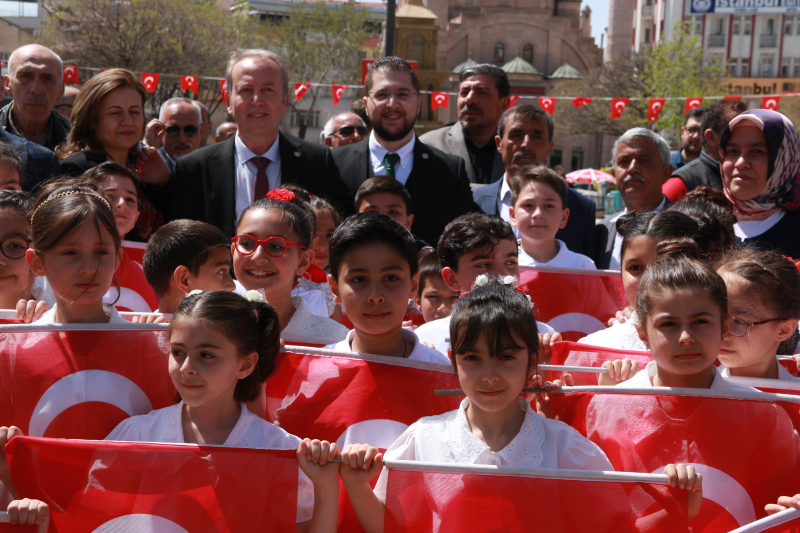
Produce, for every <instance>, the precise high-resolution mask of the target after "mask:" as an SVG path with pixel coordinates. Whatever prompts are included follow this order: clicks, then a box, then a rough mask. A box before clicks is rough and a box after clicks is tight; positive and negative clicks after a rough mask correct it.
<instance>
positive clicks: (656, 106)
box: [647, 98, 667, 122]
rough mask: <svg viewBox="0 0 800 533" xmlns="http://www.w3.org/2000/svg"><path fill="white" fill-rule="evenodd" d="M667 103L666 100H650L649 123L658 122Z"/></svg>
mask: <svg viewBox="0 0 800 533" xmlns="http://www.w3.org/2000/svg"><path fill="white" fill-rule="evenodd" d="M666 101H667V99H666V98H650V99H649V100H648V101H647V122H656V121H657V120H658V117H660V116H661V110H662V109H664V102H666Z"/></svg>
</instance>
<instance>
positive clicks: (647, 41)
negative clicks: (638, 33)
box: [644, 28, 650, 44]
mask: <svg viewBox="0 0 800 533" xmlns="http://www.w3.org/2000/svg"><path fill="white" fill-rule="evenodd" d="M644 42H645V44H650V28H645V30H644Z"/></svg>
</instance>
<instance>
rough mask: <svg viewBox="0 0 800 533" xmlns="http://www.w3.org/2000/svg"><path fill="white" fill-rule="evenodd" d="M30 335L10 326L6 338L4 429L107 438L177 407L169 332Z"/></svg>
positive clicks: (1, 370)
mask: <svg viewBox="0 0 800 533" xmlns="http://www.w3.org/2000/svg"><path fill="white" fill-rule="evenodd" d="M30 329H31V327H30V326H20V327H18V329H17V331H14V327H13V326H8V327H7V329H6V330H5V331H4V332H3V335H2V337H1V338H0V426H17V427H19V428H20V429H21V430H22V432H23V433H24V434H25V435H33V436H45V437H62V438H76V439H102V438H105V437H106V435H108V434H109V433H111V430H113V429H114V428H115V427H116V426H117V424H119V423H120V422H121V421H122V420H124V419H126V418H128V417H129V416H133V415H141V414H146V413H149V412H150V411H152V410H153V409H160V408H161V407H167V406H169V405H172V404H174V400H173V396H174V394H175V389H174V388H173V386H172V383H171V381H170V379H169V374H168V371H167V357H168V353H169V344H168V342H167V338H166V332H165V331H163V330H162V331H152V330H151V331H147V330H141V329H132V328H128V327H126V326H120V327H119V329H118V330H112V331H98V330H94V331H87V330H84V331H47V332H32V331H30Z"/></svg>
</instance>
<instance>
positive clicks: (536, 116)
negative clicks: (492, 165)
mask: <svg viewBox="0 0 800 533" xmlns="http://www.w3.org/2000/svg"><path fill="white" fill-rule="evenodd" d="M512 115H513V116H515V117H525V118H527V119H529V120H537V121H538V120H544V121H545V122H547V132H548V133H549V135H550V136H549V137H548V139H547V141H548V142H550V141H552V140H553V128H554V126H553V119H552V118H550V115H548V114H547V113H546V112H545V111H544V109H542V108H541V107H536V106H535V105H533V104H520V105H518V106H513V107H509V108H508V109H506V110H505V112H504V113H503V114H502V115H500V122H499V123H498V124H497V136H498V137H500V138H502V137H503V132H504V131H505V127H506V121H507V120H508V119H509V117H511V116H512Z"/></svg>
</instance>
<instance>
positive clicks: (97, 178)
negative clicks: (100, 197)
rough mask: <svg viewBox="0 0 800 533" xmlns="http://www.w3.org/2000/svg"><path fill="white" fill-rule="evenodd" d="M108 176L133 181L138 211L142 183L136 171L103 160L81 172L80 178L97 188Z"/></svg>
mask: <svg viewBox="0 0 800 533" xmlns="http://www.w3.org/2000/svg"><path fill="white" fill-rule="evenodd" d="M109 176H122V177H125V178H128V179H129V180H131V181H132V182H133V186H134V187H135V188H136V193H137V198H136V205H137V206H138V208H139V211H141V210H142V201H141V199H140V198H139V193H140V187H141V185H142V183H141V181H140V180H139V176H137V175H136V173H135V172H133V171H131V170H130V169H127V168H125V167H123V166H122V165H120V164H119V163H115V162H114V161H104V162H102V163H100V164H99V165H97V166H94V167H92V168H90V169H89V170H87V171H86V172H84V173H83V174H81V176H80V179H82V180H87V181H90V182H92V183H94V184H95V185H97V186H98V190H99V188H100V187H101V185H100V183H101V182H102V181H103V180H104V179H106V178H107V177H109Z"/></svg>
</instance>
